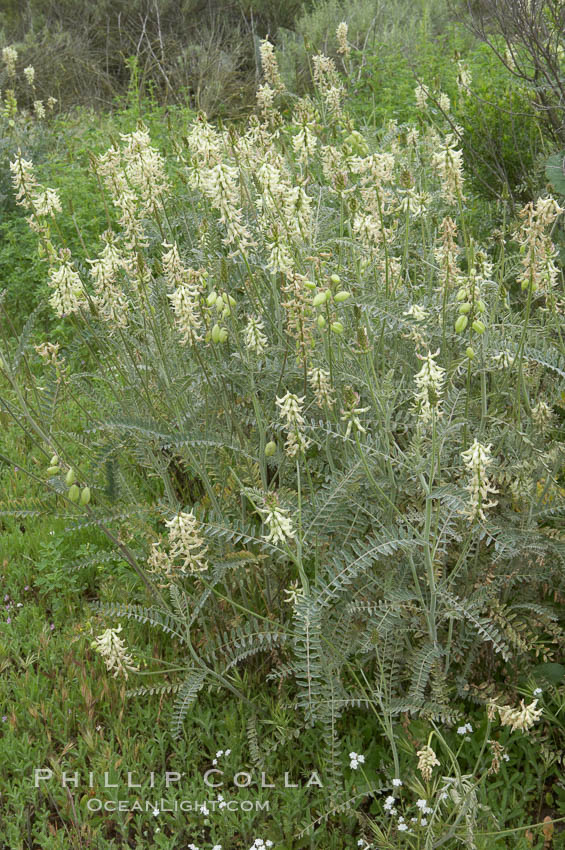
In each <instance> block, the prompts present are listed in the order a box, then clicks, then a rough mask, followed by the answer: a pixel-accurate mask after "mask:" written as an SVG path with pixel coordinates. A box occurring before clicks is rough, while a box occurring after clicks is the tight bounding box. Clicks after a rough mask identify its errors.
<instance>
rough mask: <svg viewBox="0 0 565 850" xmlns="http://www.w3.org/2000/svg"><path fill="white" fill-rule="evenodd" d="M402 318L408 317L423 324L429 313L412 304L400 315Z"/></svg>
mask: <svg viewBox="0 0 565 850" xmlns="http://www.w3.org/2000/svg"><path fill="white" fill-rule="evenodd" d="M402 315H403V316H410V317H411V318H412V319H414V320H415V321H416V322H423V321H424V320H425V319H427V318H428V316H429V313H428V311H427V310H424V308H423V307H421V306H420V305H419V304H412V305H411V306H410V307H409V308H408V310H405V311H404V312H403V314H402Z"/></svg>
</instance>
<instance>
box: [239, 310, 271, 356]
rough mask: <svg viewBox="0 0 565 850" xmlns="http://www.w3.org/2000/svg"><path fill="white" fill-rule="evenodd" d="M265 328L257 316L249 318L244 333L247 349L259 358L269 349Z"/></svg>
mask: <svg viewBox="0 0 565 850" xmlns="http://www.w3.org/2000/svg"><path fill="white" fill-rule="evenodd" d="M264 330H265V326H264V324H263V322H262V321H261V319H257V318H255V316H249V319H248V321H247V326H246V328H245V331H244V332H243V335H244V340H245V347H246V348H247V350H248V351H253V352H254V353H255V354H256V355H257V356H260V355H261V354H263V352H264V351H265V349H266V347H267V341H268V340H267V337H266V336H265V334H264V333H263V331H264Z"/></svg>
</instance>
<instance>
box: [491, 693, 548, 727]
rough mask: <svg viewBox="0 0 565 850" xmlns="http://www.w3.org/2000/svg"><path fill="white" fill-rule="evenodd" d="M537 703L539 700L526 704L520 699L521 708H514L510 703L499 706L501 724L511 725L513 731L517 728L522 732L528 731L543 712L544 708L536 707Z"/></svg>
mask: <svg viewBox="0 0 565 850" xmlns="http://www.w3.org/2000/svg"><path fill="white" fill-rule="evenodd" d="M537 704H538V700H537V699H535V700H533V702H531V703H530V705H526V704H525V702H524V700H520V707H519V708H513V707H512V706H510V705H502V706H497V709H498V713H499V716H500V722H501V724H502V725H503V726H510V729H511V731H512V732H515V731H516V729H519V730H520V731H521V732H528V731H529V730H530V729H531V728H532V726H533V725H534V723H536V722H537V721H538V720H539V719H540V717H541V715H542V713H543V709H541V708H536V706H537Z"/></svg>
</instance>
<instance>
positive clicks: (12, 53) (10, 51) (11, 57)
mask: <svg viewBox="0 0 565 850" xmlns="http://www.w3.org/2000/svg"><path fill="white" fill-rule="evenodd" d="M17 59H18V51H17V50H16V48H15V47H11V46H8V47H4V48H3V50H2V60H3V62H4V64H5V65H6V72H7V74H8V76H9V77H14V76H15V75H16V62H17Z"/></svg>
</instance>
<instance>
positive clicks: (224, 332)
mask: <svg viewBox="0 0 565 850" xmlns="http://www.w3.org/2000/svg"><path fill="white" fill-rule="evenodd" d="M227 338H228V332H227V330H226V329H225V328H222V329H221V330H220V336H219V340H220V342H226V340H227Z"/></svg>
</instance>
